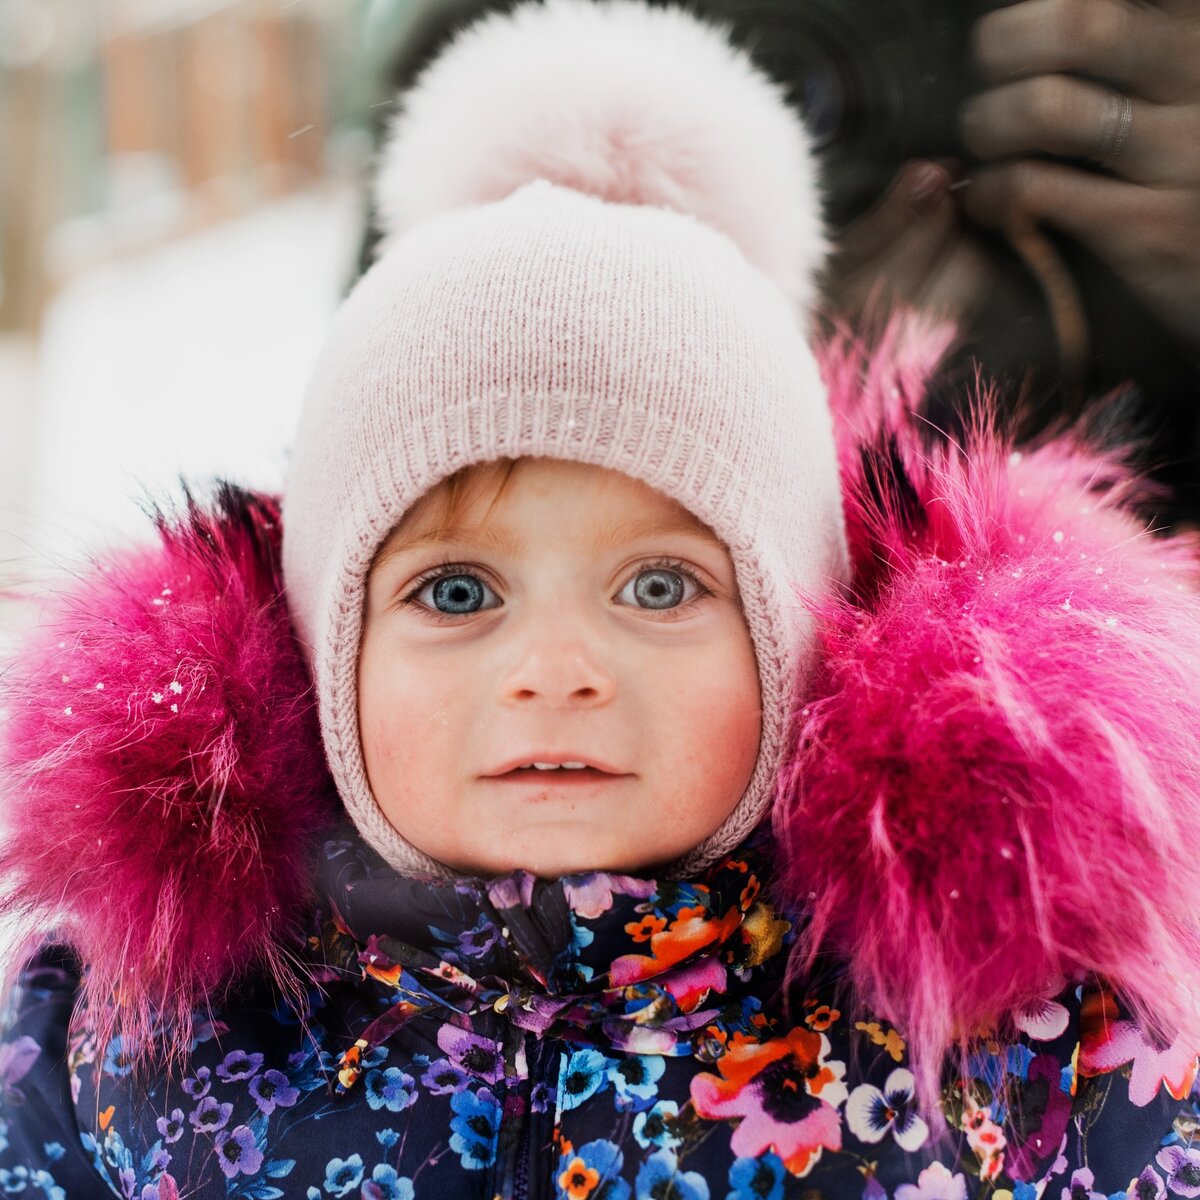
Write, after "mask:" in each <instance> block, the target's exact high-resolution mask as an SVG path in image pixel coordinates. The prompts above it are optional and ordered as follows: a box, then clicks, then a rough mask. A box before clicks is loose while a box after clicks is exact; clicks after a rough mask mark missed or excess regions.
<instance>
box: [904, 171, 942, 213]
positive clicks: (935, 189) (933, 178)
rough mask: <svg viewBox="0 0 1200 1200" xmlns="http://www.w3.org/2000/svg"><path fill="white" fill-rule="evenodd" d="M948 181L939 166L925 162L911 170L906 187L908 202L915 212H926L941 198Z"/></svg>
mask: <svg viewBox="0 0 1200 1200" xmlns="http://www.w3.org/2000/svg"><path fill="white" fill-rule="evenodd" d="M948 182H949V176H948V175H947V174H946V172H945V171H943V170H942V168H941V167H936V166H934V165H933V164H932V163H925V164H924V165H923V166H921V167H919V168H918V169H917V170H916V171H914V172H913V177H912V181H911V182H910V184H909V189H908V200H909V203H910V204H911V205H912V206H913V208H915V209H916V210H917V212H922V213H923V212H928V211H929V210H930V209H931V208H933V207H934V206H935V204H936V203H937V201H938V200H939V199H940V198H941V195H942V193H943V192H944V191H945V190H946V184H947V183H948Z"/></svg>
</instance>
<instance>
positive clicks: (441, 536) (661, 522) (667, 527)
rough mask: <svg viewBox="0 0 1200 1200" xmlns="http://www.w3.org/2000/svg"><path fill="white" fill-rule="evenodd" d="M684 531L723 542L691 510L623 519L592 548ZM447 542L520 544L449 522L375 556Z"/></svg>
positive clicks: (486, 546)
mask: <svg viewBox="0 0 1200 1200" xmlns="http://www.w3.org/2000/svg"><path fill="white" fill-rule="evenodd" d="M680 534H682V535H684V536H688V537H694V538H701V539H703V540H704V541H706V542H709V543H712V544H714V545H718V546H722V545H723V543H722V542H721V540H720V539H719V538H718V537H717V536H716V535H715V534H714V533H713V532H712V530H710V529H709V528H708V527H707V526H706V525H704V524H703V523H702V522H701V521H699V520H697V519H696V518H695V517H692V516H691V515H690V514H684V515H680V516H671V517H637V518H634V519H632V520H629V521H622V522H621V524H620V525H617V526H614V527H613V528H612V529H609V530H607V531H606V532H605V533H604V534H603V535H602V536H601V537H598V538H596V539H595V540H594V541H593V543H592V547H593V549H595V550H597V551H603V550H611V549H612V548H613V547H614V546H620V545H623V544H625V543H626V542H635V541H641V540H643V539H646V538H656V537H669V536H672V535H675V536H678V535H680ZM447 542H471V543H474V544H475V545H477V546H479V547H480V548H481V549H483V550H491V551H494V552H495V553H498V554H510V555H511V554H516V553H518V552H519V550H520V548H521V544H520V542H519V541H517V540H516V539H514V538H511V537H509V536H508V535H507V534H506V533H504V532H503V531H502V530H499V529H493V528H490V527H489V526H487V525H476V526H472V525H450V526H448V527H447V528H446V529H443V530H441V531H440V532H439V533H437V534H428V535H425V536H418V537H414V538H409V539H406V540H404V541H401V542H399V543H397V544H396V545H394V546H392V547H390V548H389V549H387V550H385V551H384V552H383V553H382V554H381V555H380V556H379V559H378V563H377V565H379V564H382V563H385V562H387V561H388V560H389V559H391V558H394V557H395V556H396V555H398V554H403V553H406V552H408V551H410V550H413V551H415V550H422V549H426V548H428V547H431V546H440V545H444V544H446V543H447Z"/></svg>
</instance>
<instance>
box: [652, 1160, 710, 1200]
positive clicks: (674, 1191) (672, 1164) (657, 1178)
mask: <svg viewBox="0 0 1200 1200" xmlns="http://www.w3.org/2000/svg"><path fill="white" fill-rule="evenodd" d="M636 1186H637V1200H657V1197H659V1196H670V1197H671V1200H709V1194H708V1184H707V1183H705V1182H704V1176H703V1175H698V1174H697V1173H696V1172H695V1171H684V1172H681V1171H680V1170H679V1163H678V1161H677V1160H676V1158H675V1154H674V1152H673V1151H671V1150H659V1151H658V1152H657V1153H655V1154H652V1155H650V1157H649V1158H648V1159H646V1161H645V1162H644V1163H642V1165H641V1168H640V1170H639V1171H638V1175H637V1185H636Z"/></svg>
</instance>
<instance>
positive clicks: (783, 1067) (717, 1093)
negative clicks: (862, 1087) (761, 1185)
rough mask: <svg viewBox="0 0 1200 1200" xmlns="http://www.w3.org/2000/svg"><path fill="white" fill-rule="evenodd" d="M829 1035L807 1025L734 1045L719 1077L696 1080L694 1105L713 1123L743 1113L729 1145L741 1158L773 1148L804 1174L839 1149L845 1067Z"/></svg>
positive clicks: (719, 1066) (720, 1064) (723, 1060)
mask: <svg viewBox="0 0 1200 1200" xmlns="http://www.w3.org/2000/svg"><path fill="white" fill-rule="evenodd" d="M829 1051H830V1044H829V1039H828V1038H827V1037H826V1036H825V1035H824V1034H823V1033H814V1032H812V1031H811V1030H809V1029H800V1028H797V1029H793V1030H792V1031H791V1032H790V1033H789V1034H788V1035H787V1036H786V1037H780V1038H772V1039H771V1040H770V1041H766V1042H743V1043H740V1044H738V1045H736V1046H734V1045H731V1046H730V1048H729V1050H728V1051H727V1052H726V1053H725V1055H724V1056H723V1057H722V1058H720V1059H719V1060H718V1062H717V1070H718V1071H719V1072H720V1074H719V1075H712V1074H707V1073H706V1074H701V1075H697V1076H696V1077H695V1078H694V1079H693V1080H692V1086H691V1095H692V1104H693V1106H694V1107H695V1110H696V1112H697V1114H698V1115H699V1116H701V1117H703V1118H704V1119H705V1120H709V1121H724V1120H729V1119H730V1118H740V1120H738V1124H737V1126H736V1128H735V1129H734V1131H733V1136H732V1139H731V1142H730V1146H731V1148H732V1149H733V1152H734V1153H735V1154H736V1155H737V1156H738V1157H740V1158H755V1157H758V1156H759V1155H761V1154H764V1153H766V1152H767V1151H768V1150H770V1151H772V1152H773V1153H775V1154H777V1155H778V1156H779V1157H780V1158H781V1159H782V1160H783V1163H784V1166H785V1167H786V1168H787V1170H788V1171H789V1172H790V1173H791V1174H792V1175H796V1176H801V1175H806V1174H808V1172H809V1171H811V1170H812V1168H813V1167H814V1166H815V1165H816V1163H817V1161H818V1160H819V1159H820V1157H821V1154H822V1152H823V1151H824V1150H840V1149H841V1146H842V1120H841V1116H840V1114H839V1113H838V1105H840V1104H842V1103H843V1102H844V1101H845V1100H846V1095H847V1093H846V1085H845V1084H844V1083H843V1082H842V1077H843V1076H844V1075H845V1073H846V1066H845V1064H844V1063H840V1062H830V1061H827V1058H826V1056H827V1055H828V1054H829Z"/></svg>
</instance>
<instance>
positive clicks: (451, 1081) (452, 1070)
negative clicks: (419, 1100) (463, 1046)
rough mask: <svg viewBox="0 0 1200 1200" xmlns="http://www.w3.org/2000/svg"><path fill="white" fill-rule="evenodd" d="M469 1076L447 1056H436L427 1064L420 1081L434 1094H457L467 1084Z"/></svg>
mask: <svg viewBox="0 0 1200 1200" xmlns="http://www.w3.org/2000/svg"><path fill="white" fill-rule="evenodd" d="M469 1079H470V1076H469V1075H468V1074H467V1073H466V1071H463V1070H460V1069H459V1068H458V1067H456V1066H455V1065H454V1064H453V1063H452V1062H451V1061H450V1060H449V1059H447V1058H438V1059H435V1060H434V1061H433V1062H431V1063H430V1064H429V1066H428V1067H427V1068H426V1071H425V1074H424V1075H422V1076H421V1082H422V1083H423V1084H424V1085H425V1086H426V1087H427V1088H428V1089H429V1091H430V1092H431V1093H432V1094H433V1095H434V1096H457V1095H458V1093H459V1092H461V1091H462V1090H463V1088H465V1087H466V1086H467V1081H468V1080H469Z"/></svg>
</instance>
